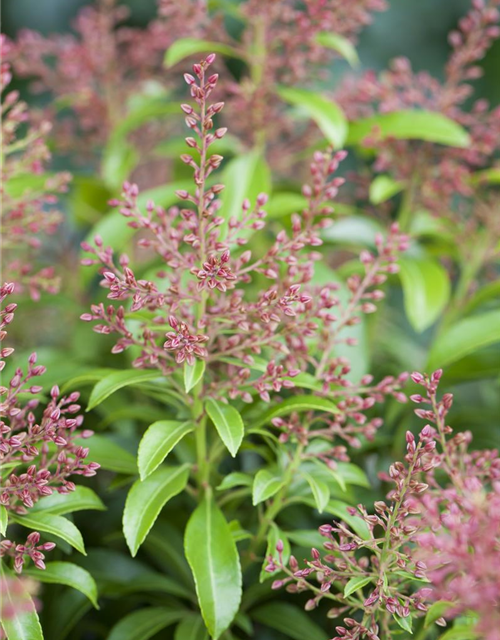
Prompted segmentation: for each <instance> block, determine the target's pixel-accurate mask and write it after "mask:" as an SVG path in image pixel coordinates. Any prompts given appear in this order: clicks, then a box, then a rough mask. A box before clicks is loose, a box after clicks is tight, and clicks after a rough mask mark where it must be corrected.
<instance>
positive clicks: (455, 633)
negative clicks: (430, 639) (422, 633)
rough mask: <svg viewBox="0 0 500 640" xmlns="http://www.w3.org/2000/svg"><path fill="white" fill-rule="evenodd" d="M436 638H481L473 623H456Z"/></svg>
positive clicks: (477, 639) (458, 639) (469, 639)
mask: <svg viewBox="0 0 500 640" xmlns="http://www.w3.org/2000/svg"><path fill="white" fill-rule="evenodd" d="M438 640H482V638H481V635H480V634H479V632H478V631H476V630H475V629H474V626H473V625H468V624H456V625H455V626H454V627H452V628H451V629H448V630H447V631H445V632H444V633H443V634H442V635H441V636H439V638H438Z"/></svg>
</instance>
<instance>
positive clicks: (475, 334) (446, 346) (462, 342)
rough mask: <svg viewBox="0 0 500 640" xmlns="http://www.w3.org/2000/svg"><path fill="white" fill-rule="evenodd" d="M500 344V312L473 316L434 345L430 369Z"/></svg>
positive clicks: (430, 356) (450, 330) (438, 339)
mask: <svg viewBox="0 0 500 640" xmlns="http://www.w3.org/2000/svg"><path fill="white" fill-rule="evenodd" d="M496 342H500V311H488V312H486V313H482V314H478V315H475V316H471V317H470V318H465V319H464V320H460V321H459V322H457V323H456V324H453V325H451V327H449V328H447V330H446V332H444V333H443V335H441V336H439V337H438V338H437V339H436V340H435V341H434V344H433V345H432V349H431V352H430V354H429V362H428V365H427V366H428V368H429V369H435V368H436V367H445V366H446V365H448V364H451V363H452V362H456V361H457V360H460V358H463V357H464V356H466V355H468V354H469V353H473V352H474V351H476V350H478V349H480V348H481V347H486V346H488V345H490V344H494V343H496Z"/></svg>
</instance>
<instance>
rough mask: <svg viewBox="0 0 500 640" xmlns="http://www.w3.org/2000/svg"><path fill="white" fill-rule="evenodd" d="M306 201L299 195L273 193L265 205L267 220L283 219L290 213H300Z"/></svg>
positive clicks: (305, 205)
mask: <svg viewBox="0 0 500 640" xmlns="http://www.w3.org/2000/svg"><path fill="white" fill-rule="evenodd" d="M307 206H308V201H307V198H306V197H305V196H303V195H302V194H301V193H293V192H292V193H287V192H285V193H275V194H273V196H272V198H270V199H269V203H268V204H267V205H266V211H267V215H268V218H283V217H284V216H289V215H290V214H291V213H301V212H302V211H303V210H304V209H306V208H307Z"/></svg>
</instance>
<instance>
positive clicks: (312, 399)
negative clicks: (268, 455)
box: [252, 395, 339, 429]
mask: <svg viewBox="0 0 500 640" xmlns="http://www.w3.org/2000/svg"><path fill="white" fill-rule="evenodd" d="M294 411H297V412H299V411H321V412H324V413H338V412H339V410H338V409H337V407H336V406H335V405H334V404H333V402H330V400H327V399H326V398H321V397H319V396H312V395H311V396H293V397H292V398H287V399H286V400H283V402H280V403H279V404H277V405H276V406H275V407H271V408H270V409H268V410H267V411H265V412H264V413H263V414H261V416H260V417H259V418H257V420H256V422H254V423H253V425H252V429H254V428H258V427H262V426H263V425H265V424H268V423H269V422H271V420H272V419H273V418H278V417H281V416H285V415H288V414H290V413H293V412H294Z"/></svg>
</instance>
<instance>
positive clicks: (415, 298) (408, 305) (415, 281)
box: [399, 258, 450, 333]
mask: <svg viewBox="0 0 500 640" xmlns="http://www.w3.org/2000/svg"><path fill="white" fill-rule="evenodd" d="M399 267H400V271H399V274H400V278H401V284H402V286H403V294H404V304H405V310H406V315H407V317H408V320H409V321H410V324H411V325H412V327H413V328H414V329H415V331H418V332H419V333H421V332H422V331H425V329H427V328H428V327H430V326H431V325H432V324H433V323H434V322H435V321H436V320H437V319H438V318H439V316H440V314H441V312H442V311H443V309H444V308H445V306H446V305H447V303H448V300H449V299H450V279H449V276H448V272H447V271H446V269H445V268H444V267H443V266H442V265H441V264H439V262H437V261H436V260H434V259H433V258H401V259H400V261H399Z"/></svg>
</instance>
